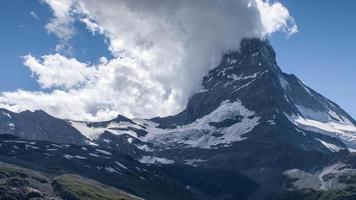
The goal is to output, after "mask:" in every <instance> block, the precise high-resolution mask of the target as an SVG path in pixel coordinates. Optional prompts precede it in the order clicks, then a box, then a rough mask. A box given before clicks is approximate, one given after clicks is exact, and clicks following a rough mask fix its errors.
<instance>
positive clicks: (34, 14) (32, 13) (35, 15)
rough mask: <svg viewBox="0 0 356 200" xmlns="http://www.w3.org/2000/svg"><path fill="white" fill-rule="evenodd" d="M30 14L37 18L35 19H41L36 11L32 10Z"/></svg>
mask: <svg viewBox="0 0 356 200" xmlns="http://www.w3.org/2000/svg"><path fill="white" fill-rule="evenodd" d="M30 15H31V16H32V17H33V18H34V19H35V20H37V21H38V20H39V19H40V18H39V17H38V15H37V14H36V13H35V12H34V11H31V12H30Z"/></svg>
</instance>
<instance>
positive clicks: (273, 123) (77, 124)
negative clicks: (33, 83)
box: [0, 38, 356, 200]
mask: <svg viewBox="0 0 356 200" xmlns="http://www.w3.org/2000/svg"><path fill="white" fill-rule="evenodd" d="M0 133H1V134H2V135H0V161H1V162H2V164H1V167H0V174H1V176H0V180H1V182H0V196H1V197H0V199H31V198H32V199H35V198H36V199H49V198H57V199H148V200H160V199H162V200H173V199H177V200H181V199H187V200H189V199H197V200H199V199H203V200H209V199H211V200H217V199H221V200H245V199H246V200H264V199H266V200H293V199H298V200H300V199H308V200H324V199H328V200H331V199H332V200H351V199H356V154H354V153H353V152H355V151H356V122H355V120H354V119H352V118H351V117H350V115H348V114H347V113H346V112H345V111H344V110H343V109H342V108H340V107H339V106H338V105H337V104H335V103H334V102H332V101H330V100H328V99H327V98H326V97H324V96H322V95H321V94H319V93H317V92H316V91H314V90H313V89H311V88H309V87H308V86H307V85H305V84H304V83H303V82H302V81H301V80H299V79H298V78H297V77H296V76H294V75H290V74H286V73H284V72H282V71H281V69H280V68H279V66H278V64H277V62H276V54H275V52H274V50H273V47H272V46H271V44H270V43H269V42H268V40H265V39H256V38H252V39H245V40H243V41H242V42H241V48H240V50H238V51H231V52H227V53H226V54H225V55H224V56H223V58H222V59H221V63H220V64H219V66H217V67H216V68H214V69H212V70H210V72H209V73H208V74H207V75H206V76H205V77H204V78H203V80H202V86H201V89H200V90H199V91H198V92H197V93H196V94H194V95H193V96H191V98H190V99H189V102H188V104H187V106H186V108H185V109H184V110H183V111H182V112H180V113H178V114H176V115H173V116H168V117H156V118H152V119H136V118H135V119H129V118H127V117H125V116H122V115H118V117H117V118H115V119H112V120H109V121H103V122H83V121H75V120H62V119H57V118H54V117H52V116H50V115H48V114H47V113H45V112H43V111H35V112H30V111H25V112H22V113H13V112H10V111H8V110H5V109H2V110H0ZM5 163H6V164H5ZM36 181H37V182H36ZM109 186H110V187H109ZM105 190H109V191H105ZM26 195H27V196H26Z"/></svg>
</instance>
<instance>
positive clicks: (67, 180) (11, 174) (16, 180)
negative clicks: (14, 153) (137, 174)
mask: <svg viewBox="0 0 356 200" xmlns="http://www.w3.org/2000/svg"><path fill="white" fill-rule="evenodd" d="M45 199H52V200H62V199H64V200H139V199H140V198H138V197H135V196H132V195H129V194H127V193H125V192H123V191H120V190H118V189H115V188H112V187H109V186H106V185H103V184H101V183H99V182H96V181H93V180H90V179H87V178H84V177H81V176H77V175H61V176H55V175H51V174H45V173H41V172H37V171H33V170H29V169H26V168H22V167H17V166H14V165H9V164H5V163H1V162H0V200H45Z"/></svg>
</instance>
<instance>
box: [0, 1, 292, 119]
mask: <svg viewBox="0 0 356 200" xmlns="http://www.w3.org/2000/svg"><path fill="white" fill-rule="evenodd" d="M43 1H44V2H45V3H47V4H48V5H50V7H51V9H52V11H53V15H54V18H53V19H52V20H51V21H50V22H49V23H48V24H47V26H46V28H47V31H48V32H49V33H52V34H55V35H57V36H58V37H59V38H60V39H62V40H64V41H69V40H70V39H71V38H72V37H73V36H74V35H75V27H74V22H75V21H76V20H78V21H79V22H81V23H84V24H85V25H86V27H87V29H88V30H89V31H91V32H93V33H94V34H103V35H104V36H105V37H106V38H107V41H108V44H109V50H110V51H111V53H112V55H113V56H114V58H113V59H111V60H107V59H106V58H102V59H100V63H99V64H97V65H91V64H85V63H80V62H78V61H77V60H75V59H73V58H67V57H65V56H63V55H59V54H55V55H46V56H43V57H42V58H41V59H36V58H34V57H32V56H27V57H25V59H24V64H25V65H26V66H27V67H28V68H29V69H30V70H31V71H32V72H33V74H34V77H36V80H37V81H38V83H39V84H40V85H41V87H43V88H45V89H52V91H50V92H26V91H15V92H8V93H3V94H2V95H1V96H0V106H1V105H2V106H7V107H9V108H12V109H13V110H23V109H44V110H46V111H48V112H49V113H51V114H53V115H55V116H59V117H64V118H72V119H84V120H98V119H108V118H111V117H114V115H115V114H116V113H121V114H124V115H128V116H135V117H153V116H157V115H161V116H162V115H168V114H173V113H176V112H178V111H180V110H182V109H183V108H184V106H185V105H186V103H187V100H188V98H189V96H190V95H191V94H192V93H193V92H195V91H196V90H198V89H199V87H200V82H201V79H202V77H203V75H204V74H206V73H207V72H208V70H209V69H211V68H213V67H216V66H217V64H218V63H219V61H220V59H221V56H222V55H223V53H225V52H227V51H229V50H238V49H239V45H240V41H241V39H242V38H245V37H266V36H268V35H271V34H272V33H274V32H276V31H284V32H286V33H287V34H293V33H295V32H297V30H298V29H297V26H296V25H295V23H294V19H293V18H292V17H291V16H290V14H289V12H288V10H287V9H286V8H285V7H284V6H283V5H282V4H281V3H278V2H276V1H273V2H272V1H265V0H229V1H225V0H194V1H191V0H163V1H162V0H150V1H140V0H120V1H117V0H105V1H97V0H64V1H63V0H43Z"/></svg>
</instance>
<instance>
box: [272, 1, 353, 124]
mask: <svg viewBox="0 0 356 200" xmlns="http://www.w3.org/2000/svg"><path fill="white" fill-rule="evenodd" d="M283 2H284V5H286V7H287V8H288V9H289V11H290V12H291V15H292V16H294V18H295V19H296V23H297V24H298V27H299V33H297V34H295V35H293V36H292V37H291V38H289V39H287V40H286V39H285V36H284V35H283V34H277V35H275V36H273V37H272V39H271V42H272V44H273V46H274V48H275V50H276V52H277V59H278V62H279V65H280V66H281V68H282V69H283V70H284V71H285V72H287V73H293V74H296V75H297V76H298V77H299V78H300V79H301V80H302V81H303V82H305V83H306V84H307V85H308V86H310V87H311V88H313V89H314V90H316V91H317V92H319V93H321V94H323V95H324V96H326V97H328V98H329V99H331V100H333V101H335V102H336V103H337V104H338V105H340V106H341V107H342V108H343V109H345V110H346V111H347V112H348V113H349V114H350V115H352V116H353V118H354V119H355V118H356V78H355V77H356V37H355V33H356V12H355V9H356V1H353V0H327V1H325V0H297V1H295V0H285V1H283Z"/></svg>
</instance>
